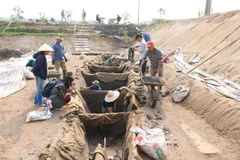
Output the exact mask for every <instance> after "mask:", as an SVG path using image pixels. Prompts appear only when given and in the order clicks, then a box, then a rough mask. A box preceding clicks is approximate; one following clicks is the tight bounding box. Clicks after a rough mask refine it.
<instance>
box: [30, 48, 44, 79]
mask: <svg viewBox="0 0 240 160" xmlns="http://www.w3.org/2000/svg"><path fill="white" fill-rule="evenodd" d="M33 58H34V59H36V61H35V65H34V66H33V74H34V75H35V76H38V77H40V78H41V79H44V80H46V79H47V59H46V57H45V55H44V53H43V52H37V53H35V54H34V55H33Z"/></svg>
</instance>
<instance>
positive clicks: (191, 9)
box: [0, 0, 240, 23]
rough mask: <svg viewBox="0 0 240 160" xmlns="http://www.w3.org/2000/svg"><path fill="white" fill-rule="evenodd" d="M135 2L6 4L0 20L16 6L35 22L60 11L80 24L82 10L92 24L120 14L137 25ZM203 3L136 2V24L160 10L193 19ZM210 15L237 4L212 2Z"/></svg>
mask: <svg viewBox="0 0 240 160" xmlns="http://www.w3.org/2000/svg"><path fill="white" fill-rule="evenodd" d="M138 1H139V0H66V1H63V0H39V1H33V0H32V1H30V0H7V1H4V5H1V6H0V17H10V16H11V15H12V14H14V11H13V8H14V7H15V6H17V5H19V6H20V7H21V8H22V10H23V11H24V14H23V16H24V17H25V18H39V12H43V13H45V14H46V16H47V17H48V18H51V17H53V18H55V19H60V18H61V16H60V12H61V11H62V9H65V10H72V13H73V14H72V19H73V20H81V13H82V10H83V9H84V10H85V11H86V13H87V16H86V20H95V16H96V14H99V15H100V17H105V18H106V19H105V21H107V20H108V19H109V18H116V17H117V14H119V15H120V16H121V15H122V14H123V13H124V12H128V13H129V14H130V22H132V23H137V15H138ZM205 3H206V0H140V22H143V21H145V22H146V21H151V20H152V18H159V13H157V10H158V9H159V8H163V9H164V10H166V14H165V15H163V18H164V19H188V18H197V17H198V11H199V10H201V11H202V12H204V8H205ZM212 9H213V13H223V12H228V11H231V10H240V0H212Z"/></svg>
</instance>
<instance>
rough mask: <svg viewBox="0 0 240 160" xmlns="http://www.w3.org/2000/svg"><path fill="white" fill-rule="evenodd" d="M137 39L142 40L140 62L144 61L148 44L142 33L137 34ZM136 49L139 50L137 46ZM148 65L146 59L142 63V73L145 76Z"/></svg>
mask: <svg viewBox="0 0 240 160" xmlns="http://www.w3.org/2000/svg"><path fill="white" fill-rule="evenodd" d="M135 39H136V40H137V41H138V42H140V48H139V50H138V52H139V59H140V64H141V63H142V60H143V58H144V57H145V55H146V52H147V50H148V49H147V45H146V42H145V40H144V39H143V37H142V35H136V37H135ZM134 51H137V49H136V48H135V49H134ZM146 65H147V60H145V62H144V63H143V65H142V71H141V72H142V75H143V76H145V71H146Z"/></svg>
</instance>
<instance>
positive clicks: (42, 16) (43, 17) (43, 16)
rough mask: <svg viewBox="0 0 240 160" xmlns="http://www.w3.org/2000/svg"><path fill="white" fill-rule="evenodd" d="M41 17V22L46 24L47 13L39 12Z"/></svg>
mask: <svg viewBox="0 0 240 160" xmlns="http://www.w3.org/2000/svg"><path fill="white" fill-rule="evenodd" d="M39 15H40V21H41V22H46V20H47V16H46V15H45V13H43V12H39Z"/></svg>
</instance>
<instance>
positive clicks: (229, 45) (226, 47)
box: [186, 37, 240, 74]
mask: <svg viewBox="0 0 240 160" xmlns="http://www.w3.org/2000/svg"><path fill="white" fill-rule="evenodd" d="M239 39H240V37H238V38H237V39H236V40H234V41H233V42H231V43H230V44H228V45H227V46H225V47H224V48H222V49H221V50H219V51H218V52H216V53H215V54H213V55H212V56H210V57H209V58H207V59H206V60H205V61H203V62H202V63H200V64H199V65H197V66H196V67H194V68H193V69H191V70H190V71H188V72H187V73H186V74H189V73H190V72H192V71H193V70H195V69H196V68H198V67H199V66H201V65H202V64H204V63H205V62H207V61H208V60H209V59H211V58H213V57H214V56H216V55H217V54H218V53H220V52H222V51H223V50H225V49H228V48H229V47H231V46H232V45H233V44H234V43H236V42H237V41H238V40H239Z"/></svg>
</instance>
